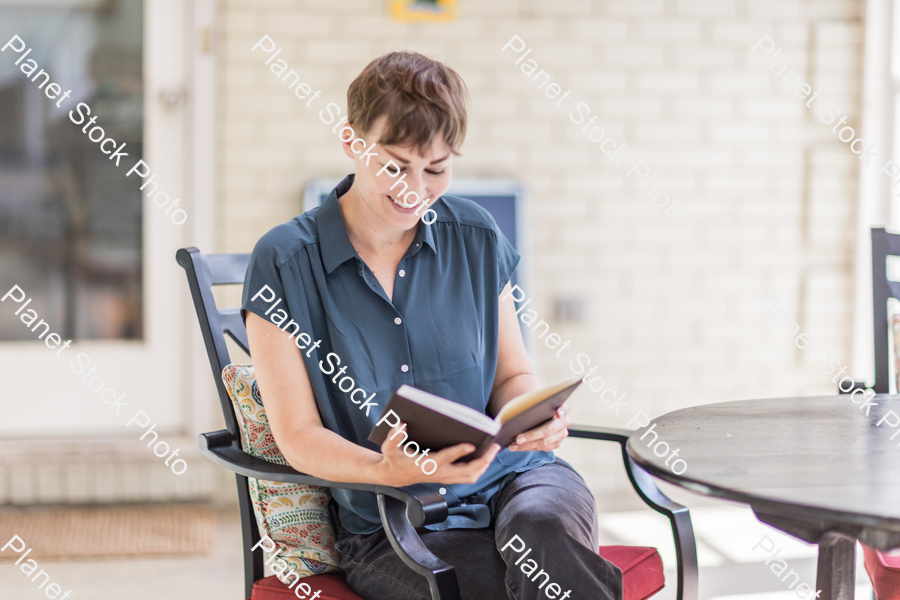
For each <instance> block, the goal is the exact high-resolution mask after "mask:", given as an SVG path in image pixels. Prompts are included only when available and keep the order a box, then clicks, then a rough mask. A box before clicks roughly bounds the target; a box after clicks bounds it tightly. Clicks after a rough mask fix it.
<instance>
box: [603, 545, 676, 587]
mask: <svg viewBox="0 0 900 600" xmlns="http://www.w3.org/2000/svg"><path fill="white" fill-rule="evenodd" d="M600 556H602V557H603V558H605V559H606V560H608V561H609V562H611V563H612V564H614V565H616V566H617V567H619V568H620V569H622V598H623V600H644V599H645V598H649V597H650V596H652V595H653V594H655V593H656V592H658V591H659V590H661V589H663V587H665V585H666V577H665V575H664V574H663V564H662V558H660V556H659V552H657V551H656V548H643V547H641V546H600Z"/></svg>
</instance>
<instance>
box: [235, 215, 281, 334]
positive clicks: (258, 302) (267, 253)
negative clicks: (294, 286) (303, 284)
mask: <svg viewBox="0 0 900 600" xmlns="http://www.w3.org/2000/svg"><path fill="white" fill-rule="evenodd" d="M276 229H277V228H276ZM276 229H273V230H272V231H269V232H268V233H267V234H266V235H264V236H263V237H262V238H261V239H260V240H259V241H258V242H257V243H256V247H254V248H253V254H251V255H250V264H249V266H248V267H247V275H246V276H245V277H244V294H243V299H242V300H241V315H242V316H243V317H244V319H245V320H246V318H247V311H249V312H252V313H254V314H256V315H258V316H260V317H262V318H263V319H267V320H268V316H266V311H267V310H269V308H270V307H271V306H272V303H273V302H275V301H276V300H277V299H279V298H281V299H284V298H285V294H284V282H283V281H282V279H281V270H280V265H279V264H278V263H279V259H278V251H277V249H278V234H277V231H276Z"/></svg>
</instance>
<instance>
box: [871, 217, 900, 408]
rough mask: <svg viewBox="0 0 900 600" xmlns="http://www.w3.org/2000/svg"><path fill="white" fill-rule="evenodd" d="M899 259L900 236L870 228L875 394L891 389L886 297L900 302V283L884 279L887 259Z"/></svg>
mask: <svg viewBox="0 0 900 600" xmlns="http://www.w3.org/2000/svg"><path fill="white" fill-rule="evenodd" d="M888 256H900V235H898V234H895V233H888V232H887V231H885V230H884V229H882V228H873V229H872V326H873V334H874V338H875V384H874V385H873V386H872V389H873V390H875V393H877V394H887V393H888V391H889V390H890V367H889V365H888V357H889V354H890V353H889V350H888V327H890V323H889V322H888V313H887V302H888V298H896V299H898V300H900V283H898V282H895V281H889V280H888V278H887V257H888Z"/></svg>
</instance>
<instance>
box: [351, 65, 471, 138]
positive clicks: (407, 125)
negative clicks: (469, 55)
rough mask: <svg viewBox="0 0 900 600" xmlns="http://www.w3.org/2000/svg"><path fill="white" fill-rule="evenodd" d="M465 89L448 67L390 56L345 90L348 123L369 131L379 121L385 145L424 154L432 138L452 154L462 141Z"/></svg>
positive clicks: (456, 74)
mask: <svg viewBox="0 0 900 600" xmlns="http://www.w3.org/2000/svg"><path fill="white" fill-rule="evenodd" d="M467 101H468V91H467V90H466V84H465V83H464V82H463V80H462V78H461V77H460V76H459V74H458V73H457V72H456V71H454V70H453V69H451V68H450V67H448V66H446V65H443V64H441V63H439V62H438V61H436V60H432V59H430V58H428V57H427V56H423V55H421V54H418V53H417V52H390V53H388V54H385V55H384V56H381V57H379V58H376V59H375V60H373V61H372V62H370V63H369V64H368V65H367V66H366V68H365V69H363V70H362V73H360V74H359V75H358V76H357V77H356V79H354V80H353V83H351V84H350V88H349V89H348V90H347V113H348V119H349V120H350V123H352V124H353V126H354V127H355V128H356V129H357V130H358V131H362V132H365V133H368V132H369V131H371V130H372V126H373V125H374V124H375V121H377V120H378V118H379V117H381V116H382V115H385V116H386V117H387V123H386V125H385V131H384V134H383V135H382V137H381V140H379V141H380V142H381V143H382V144H384V145H390V144H400V145H412V146H413V147H415V148H416V149H417V150H418V151H419V152H424V151H425V150H426V149H427V147H428V145H429V144H430V143H431V140H432V138H433V137H434V136H435V135H437V134H439V133H440V134H443V136H444V141H445V142H446V143H447V145H448V146H449V147H450V151H451V152H453V154H457V155H458V154H459V149H460V147H461V146H462V143H463V140H464V139H465V137H466V103H467Z"/></svg>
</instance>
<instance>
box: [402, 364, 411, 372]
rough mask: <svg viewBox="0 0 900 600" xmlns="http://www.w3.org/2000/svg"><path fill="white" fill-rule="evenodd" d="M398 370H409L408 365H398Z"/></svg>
mask: <svg viewBox="0 0 900 600" xmlns="http://www.w3.org/2000/svg"><path fill="white" fill-rule="evenodd" d="M400 370H401V371H403V372H404V373H406V372H407V371H409V367H408V366H406V365H400Z"/></svg>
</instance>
